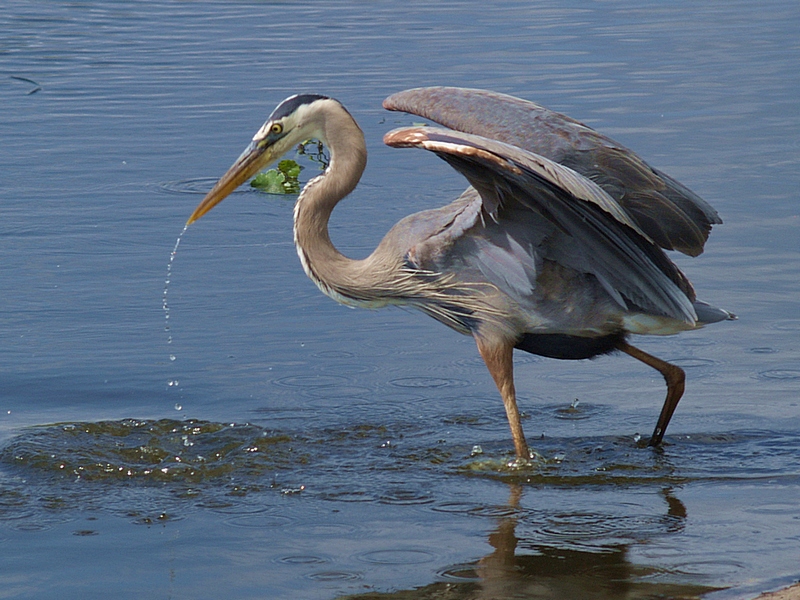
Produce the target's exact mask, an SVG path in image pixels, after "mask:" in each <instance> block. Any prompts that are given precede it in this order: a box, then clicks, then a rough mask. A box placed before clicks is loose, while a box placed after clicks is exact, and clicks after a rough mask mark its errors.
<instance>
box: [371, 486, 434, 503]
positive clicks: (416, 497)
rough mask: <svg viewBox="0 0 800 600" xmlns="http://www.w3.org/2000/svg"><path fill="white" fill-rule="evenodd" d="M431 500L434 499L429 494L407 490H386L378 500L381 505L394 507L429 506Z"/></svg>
mask: <svg viewBox="0 0 800 600" xmlns="http://www.w3.org/2000/svg"><path fill="white" fill-rule="evenodd" d="M433 500H434V498H433V496H432V495H431V494H430V493H427V492H422V491H419V490H412V489H407V488H396V489H392V490H387V491H386V492H385V493H383V494H381V495H380V497H379V498H378V501H379V502H380V503H381V504H396V505H410V504H430V503H431V502H433Z"/></svg>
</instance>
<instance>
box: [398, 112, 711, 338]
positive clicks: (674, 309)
mask: <svg viewBox="0 0 800 600" xmlns="http://www.w3.org/2000/svg"><path fill="white" fill-rule="evenodd" d="M384 142H385V143H386V144H388V145H389V146H394V147H417V148H423V149H425V150H429V151H431V152H434V153H436V154H437V155H438V156H440V157H441V158H443V159H444V160H445V161H447V162H448V163H449V164H450V165H451V166H452V167H454V168H455V169H456V170H457V171H459V172H460V173H462V174H463V175H464V176H465V177H466V178H467V180H468V181H469V182H470V184H471V185H472V186H473V187H474V188H475V189H476V190H477V191H478V193H479V194H480V196H481V201H482V208H483V211H484V212H485V213H486V214H487V215H489V216H491V217H493V218H494V219H495V220H497V219H502V218H504V215H507V214H511V213H513V210H511V209H512V208H513V209H514V210H518V209H520V208H524V209H525V210H527V211H530V212H533V213H536V214H538V215H540V216H541V218H542V219H545V220H547V221H548V222H549V223H551V224H552V225H553V226H554V227H556V228H558V229H559V230H560V231H562V232H564V233H565V234H567V236H568V237H567V239H568V240H569V243H570V244H574V247H569V248H566V247H565V248H551V249H549V251H550V252H551V255H552V256H553V257H554V258H555V259H556V260H559V259H560V260H561V261H562V262H564V263H567V264H566V266H569V267H572V268H575V269H578V270H580V271H582V272H587V273H592V274H594V275H595V276H596V277H597V279H598V280H599V281H600V282H601V283H602V284H603V285H604V286H605V287H607V288H608V289H609V291H610V292H612V297H614V298H617V299H620V298H621V297H624V298H627V299H628V300H629V301H630V302H632V303H633V304H634V305H636V306H637V307H640V308H641V309H644V310H646V311H648V312H652V313H654V314H658V315H664V316H668V317H671V318H675V319H678V320H682V321H685V322H687V323H690V324H694V323H695V321H696V318H697V317H696V314H695V311H694V308H693V307H692V300H694V292H693V290H692V288H691V285H690V284H689V282H688V281H687V280H686V278H685V277H684V276H683V274H682V273H681V272H680V271H679V270H678V268H677V267H676V266H675V265H674V264H673V263H672V262H671V261H670V260H669V259H668V258H667V257H666V255H665V254H664V252H663V251H662V250H661V249H660V248H659V247H658V245H657V244H656V243H654V241H653V240H652V239H650V237H649V236H648V235H647V234H646V233H644V232H643V231H642V230H641V229H640V227H639V226H638V224H637V223H636V222H635V221H634V220H633V219H632V218H631V217H630V216H629V215H628V214H627V213H626V211H624V210H622V209H621V208H620V206H619V203H617V202H616V201H615V200H614V199H613V198H612V197H611V196H609V195H608V194H607V193H606V192H604V191H603V189H602V188H600V187H599V186H598V185H597V184H595V183H594V182H592V181H590V180H588V179H586V178H585V177H583V176H581V175H580V174H578V173H576V172H574V171H572V170H571V169H568V168H567V167H564V166H562V165H559V164H558V163H555V162H553V161H551V160H549V159H547V158H545V157H542V156H539V155H536V154H533V153H531V152H528V151H525V150H523V149H520V148H517V147H514V146H511V145H509V144H505V143H502V142H498V141H496V140H490V139H486V138H483V137H481V136H477V135H470V134H465V133H460V132H456V131H451V130H445V129H439V128H432V127H411V128H403V129H396V130H394V131H391V132H389V133H387V134H386V136H385V137H384ZM514 285H517V286H519V285H521V284H520V283H519V281H517V282H516V283H514Z"/></svg>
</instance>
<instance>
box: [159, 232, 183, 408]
mask: <svg viewBox="0 0 800 600" xmlns="http://www.w3.org/2000/svg"><path fill="white" fill-rule="evenodd" d="M188 228H189V226H188V225H184V227H183V231H181V232H180V234H179V235H178V239H177V240H175V246H174V247H173V248H172V252H170V255H169V262H168V263H167V276H166V278H165V279H164V293H163V295H162V297H161V308H162V309H163V310H164V333H165V334H166V336H167V345H168V346H172V332H171V331H170V325H169V317H170V314H169V302H168V298H167V294H168V292H169V283H170V281H171V279H172V264H173V263H174V262H175V256H176V255H177V254H178V246H180V245H181V240H182V239H183V234H184V233H186V230H187V229H188ZM169 350H170V352H169V360H170V362H175V359H176V358H177V357H176V356H175V354H174V353H173V352H172V348H171V347H170V349H169ZM177 386H178V380H177V379H170V380H169V381H167V388H168V389H169V388H176V387H177ZM175 406H176V410H180V409H179V408H177V406H178V405H177V404H176V405H175Z"/></svg>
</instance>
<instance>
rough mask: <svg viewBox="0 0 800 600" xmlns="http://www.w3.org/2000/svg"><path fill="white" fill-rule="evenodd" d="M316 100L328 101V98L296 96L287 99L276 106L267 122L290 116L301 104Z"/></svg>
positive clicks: (310, 95)
mask: <svg viewBox="0 0 800 600" xmlns="http://www.w3.org/2000/svg"><path fill="white" fill-rule="evenodd" d="M317 100H328V96H321V95H319V94H297V95H296V96H291V97H290V98H287V99H286V100H284V101H283V102H281V103H280V104H278V106H277V107H276V108H275V110H273V111H272V114H271V115H270V116H269V120H270V121H277V120H279V119H282V118H283V117H285V116H287V115H290V114H292V113H293V112H294V111H296V110H297V109H298V108H300V107H301V106H302V105H303V104H311V103H312V102H316V101H317Z"/></svg>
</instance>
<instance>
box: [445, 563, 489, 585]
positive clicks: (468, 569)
mask: <svg viewBox="0 0 800 600" xmlns="http://www.w3.org/2000/svg"><path fill="white" fill-rule="evenodd" d="M436 574H437V575H438V576H439V577H440V578H441V579H443V580H445V581H452V582H468V581H480V580H481V577H480V576H479V575H478V573H477V571H476V565H475V564H474V563H458V564H455V565H450V566H449V567H445V568H444V569H440V570H439V571H437V572H436Z"/></svg>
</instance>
